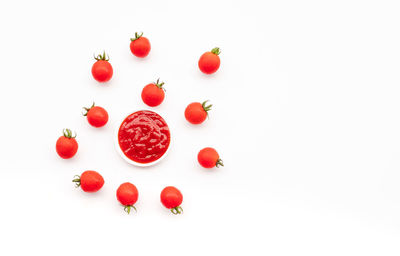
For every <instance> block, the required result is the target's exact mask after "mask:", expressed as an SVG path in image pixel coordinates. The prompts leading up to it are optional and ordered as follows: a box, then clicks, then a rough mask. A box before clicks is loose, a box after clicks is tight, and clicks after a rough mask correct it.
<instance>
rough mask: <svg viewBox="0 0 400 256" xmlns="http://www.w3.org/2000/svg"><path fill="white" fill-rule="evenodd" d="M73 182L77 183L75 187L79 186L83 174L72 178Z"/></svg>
mask: <svg viewBox="0 0 400 256" xmlns="http://www.w3.org/2000/svg"><path fill="white" fill-rule="evenodd" d="M72 182H74V183H75V187H76V188H77V187H79V186H80V185H81V176H79V175H75V176H74V179H73V180H72Z"/></svg>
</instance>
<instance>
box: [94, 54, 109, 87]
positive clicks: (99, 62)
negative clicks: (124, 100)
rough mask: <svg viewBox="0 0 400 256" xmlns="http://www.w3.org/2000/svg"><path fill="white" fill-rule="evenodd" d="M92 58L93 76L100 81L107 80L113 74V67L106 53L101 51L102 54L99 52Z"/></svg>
mask: <svg viewBox="0 0 400 256" xmlns="http://www.w3.org/2000/svg"><path fill="white" fill-rule="evenodd" d="M94 59H95V60H96V62H95V63H94V64H93V66H92V75H93V78H94V79H96V81H98V82H101V83H102V82H107V81H109V80H110V79H111V77H112V75H113V68H112V66H111V64H110V62H108V61H109V60H110V58H108V57H107V58H106V53H105V52H103V55H101V54H99V55H97V57H94Z"/></svg>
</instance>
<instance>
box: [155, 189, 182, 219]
mask: <svg viewBox="0 0 400 256" xmlns="http://www.w3.org/2000/svg"><path fill="white" fill-rule="evenodd" d="M160 198H161V203H162V204H163V205H164V206H165V207H166V208H167V209H171V212H172V213H173V214H175V215H176V214H181V213H183V209H182V207H181V203H182V201H183V196H182V193H181V191H179V190H178V189H177V188H176V187H172V186H168V187H165V188H164V189H163V190H162V191H161V195H160Z"/></svg>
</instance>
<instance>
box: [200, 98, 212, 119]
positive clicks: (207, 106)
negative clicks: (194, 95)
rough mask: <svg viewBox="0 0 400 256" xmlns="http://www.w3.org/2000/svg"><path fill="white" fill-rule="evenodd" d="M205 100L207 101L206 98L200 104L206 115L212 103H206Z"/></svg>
mask: <svg viewBox="0 0 400 256" xmlns="http://www.w3.org/2000/svg"><path fill="white" fill-rule="evenodd" d="M207 102H208V100H206V101H204V102H203V103H202V104H201V106H202V107H203V109H204V111H206V112H207V115H208V111H210V110H211V107H212V104H210V105H207Z"/></svg>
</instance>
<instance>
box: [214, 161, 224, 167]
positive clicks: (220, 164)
mask: <svg viewBox="0 0 400 256" xmlns="http://www.w3.org/2000/svg"><path fill="white" fill-rule="evenodd" d="M220 166H224V162H223V161H222V159H218V160H217V163H216V164H215V167H217V168H219V167H220Z"/></svg>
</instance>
